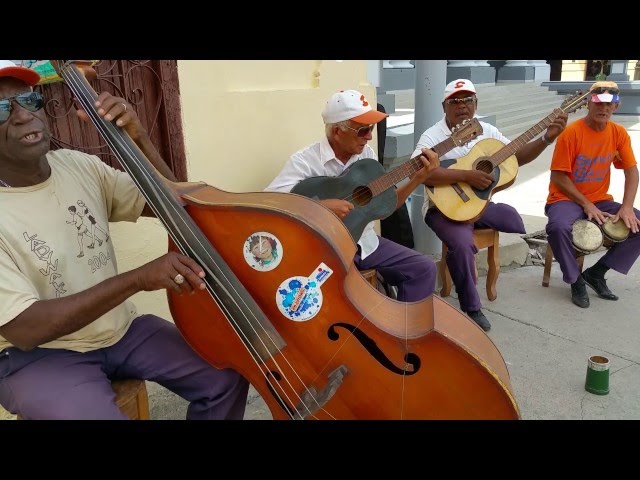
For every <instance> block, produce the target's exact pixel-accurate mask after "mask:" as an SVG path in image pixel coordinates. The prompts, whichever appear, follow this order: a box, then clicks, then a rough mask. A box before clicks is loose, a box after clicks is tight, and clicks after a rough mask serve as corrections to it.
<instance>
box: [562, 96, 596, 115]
mask: <svg viewBox="0 0 640 480" xmlns="http://www.w3.org/2000/svg"><path fill="white" fill-rule="evenodd" d="M589 93H590V92H586V93H582V92H576V93H574V94H573V95H571V96H570V97H567V98H565V99H564V100H563V102H562V104H561V105H560V109H561V110H562V111H563V112H564V113H573V112H575V111H576V110H580V109H581V108H582V107H584V106H585V105H586V104H587V103H589Z"/></svg>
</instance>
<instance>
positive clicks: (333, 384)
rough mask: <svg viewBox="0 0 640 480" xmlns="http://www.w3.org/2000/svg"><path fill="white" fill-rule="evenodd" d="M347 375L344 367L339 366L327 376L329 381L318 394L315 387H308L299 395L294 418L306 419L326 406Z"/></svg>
mask: <svg viewBox="0 0 640 480" xmlns="http://www.w3.org/2000/svg"><path fill="white" fill-rule="evenodd" d="M347 373H349V371H348V369H347V367H346V366H344V365H340V366H339V367H338V368H336V369H335V370H334V371H333V372H331V373H330V374H329V377H328V378H329V381H328V382H327V384H326V385H325V387H324V388H323V389H322V390H321V391H320V392H318V391H317V390H316V388H315V387H309V388H307V389H305V391H304V392H302V394H300V403H298V405H297V406H296V408H295V413H296V414H295V417H294V418H307V417H309V416H312V415H314V414H315V413H316V412H317V411H318V410H320V409H321V408H322V407H324V406H325V405H326V403H327V402H328V401H329V399H331V397H333V395H334V394H335V393H336V391H337V390H338V387H340V385H341V384H342V380H343V378H344V376H345V375H346V374H347Z"/></svg>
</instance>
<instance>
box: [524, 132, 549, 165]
mask: <svg viewBox="0 0 640 480" xmlns="http://www.w3.org/2000/svg"><path fill="white" fill-rule="evenodd" d="M547 146H548V145H547V144H546V143H545V142H543V141H542V140H541V138H538V139H536V140H533V141H532V142H529V143H527V144H526V145H525V146H524V147H522V148H521V149H520V150H519V151H518V152H517V153H516V158H517V159H518V165H519V166H520V167H521V166H523V165H526V164H527V163H529V162H531V161H533V160H535V159H536V158H538V156H539V155H540V154H541V153H542V152H543V150H544V149H545V148H547Z"/></svg>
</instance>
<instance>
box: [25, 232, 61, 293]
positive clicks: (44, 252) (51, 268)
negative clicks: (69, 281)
mask: <svg viewBox="0 0 640 480" xmlns="http://www.w3.org/2000/svg"><path fill="white" fill-rule="evenodd" d="M22 236H23V238H24V241H25V242H28V243H30V246H29V250H31V252H33V254H34V255H35V256H36V257H37V258H38V260H40V261H41V262H44V265H43V268H40V269H39V272H40V273H41V274H42V275H44V276H45V277H49V285H51V286H52V287H53V289H54V290H55V292H56V298H59V297H61V296H62V295H64V294H65V293H67V291H66V290H65V288H64V281H63V280H62V274H61V273H58V259H57V258H56V259H55V260H52V257H53V250H51V248H50V247H49V246H48V245H47V242H46V241H45V240H39V239H38V234H35V235H31V234H29V233H28V232H22Z"/></svg>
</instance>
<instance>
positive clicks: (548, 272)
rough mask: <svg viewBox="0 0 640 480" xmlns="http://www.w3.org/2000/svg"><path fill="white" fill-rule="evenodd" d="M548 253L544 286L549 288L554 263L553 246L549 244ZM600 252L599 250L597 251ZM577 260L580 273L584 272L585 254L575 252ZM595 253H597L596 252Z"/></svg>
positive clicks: (543, 278) (543, 277)
mask: <svg viewBox="0 0 640 480" xmlns="http://www.w3.org/2000/svg"><path fill="white" fill-rule="evenodd" d="M546 250H547V251H546V253H545V255H544V273H543V274H542V286H543V287H548V286H549V281H550V279H551V264H552V263H553V250H551V245H549V244H548V243H547V248H546ZM596 251H599V250H596ZM574 253H575V256H576V260H577V261H578V268H579V269H580V272H582V267H583V265H584V256H585V254H584V253H582V252H580V251H578V250H574ZM594 253H595V252H594Z"/></svg>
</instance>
